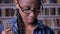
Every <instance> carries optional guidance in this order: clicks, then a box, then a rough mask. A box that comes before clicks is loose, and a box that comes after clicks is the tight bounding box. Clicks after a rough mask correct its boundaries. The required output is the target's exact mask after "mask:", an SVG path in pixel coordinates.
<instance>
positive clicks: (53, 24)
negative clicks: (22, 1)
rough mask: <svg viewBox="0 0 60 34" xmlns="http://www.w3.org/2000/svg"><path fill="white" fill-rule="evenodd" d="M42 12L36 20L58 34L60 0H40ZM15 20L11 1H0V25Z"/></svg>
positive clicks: (59, 32)
mask: <svg viewBox="0 0 60 34" xmlns="http://www.w3.org/2000/svg"><path fill="white" fill-rule="evenodd" d="M42 4H43V11H40V14H39V16H38V19H39V20H41V21H42V22H43V24H45V25H47V26H49V27H50V28H52V29H53V31H54V33H55V34H60V0H42ZM14 18H16V7H15V4H14V1H13V0H0V24H1V23H5V22H8V21H9V20H10V19H14Z"/></svg>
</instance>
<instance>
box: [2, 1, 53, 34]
mask: <svg viewBox="0 0 60 34" xmlns="http://www.w3.org/2000/svg"><path fill="white" fill-rule="evenodd" d="M14 1H15V5H16V8H17V9H18V10H17V19H16V20H15V21H14V20H12V21H13V22H12V21H9V23H10V25H11V26H12V30H11V29H6V30H3V31H2V34H54V33H53V31H52V30H51V29H50V28H49V27H48V26H46V25H44V24H42V23H41V22H40V21H38V19H37V16H38V15H39V13H40V9H41V6H42V5H41V0H14ZM13 23H14V24H13ZM12 24H13V25H12Z"/></svg>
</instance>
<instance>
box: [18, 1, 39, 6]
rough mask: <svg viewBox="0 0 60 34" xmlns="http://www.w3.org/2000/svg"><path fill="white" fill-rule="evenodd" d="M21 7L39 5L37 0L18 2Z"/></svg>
mask: <svg viewBox="0 0 60 34" xmlns="http://www.w3.org/2000/svg"><path fill="white" fill-rule="evenodd" d="M18 1H19V3H20V5H21V6H36V5H39V3H38V1H37V0H18Z"/></svg>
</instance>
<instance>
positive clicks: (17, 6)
mask: <svg viewBox="0 0 60 34" xmlns="http://www.w3.org/2000/svg"><path fill="white" fill-rule="evenodd" d="M14 3H15V6H16V8H17V9H19V5H18V3H17V0H14Z"/></svg>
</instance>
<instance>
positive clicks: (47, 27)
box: [39, 21, 54, 34]
mask: <svg viewBox="0 0 60 34" xmlns="http://www.w3.org/2000/svg"><path fill="white" fill-rule="evenodd" d="M39 25H40V27H41V28H42V29H43V30H45V31H46V32H47V33H51V34H54V31H53V30H52V29H51V28H50V27H49V26H47V25H45V24H43V23H42V21H39Z"/></svg>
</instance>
